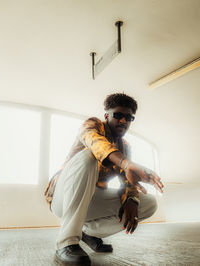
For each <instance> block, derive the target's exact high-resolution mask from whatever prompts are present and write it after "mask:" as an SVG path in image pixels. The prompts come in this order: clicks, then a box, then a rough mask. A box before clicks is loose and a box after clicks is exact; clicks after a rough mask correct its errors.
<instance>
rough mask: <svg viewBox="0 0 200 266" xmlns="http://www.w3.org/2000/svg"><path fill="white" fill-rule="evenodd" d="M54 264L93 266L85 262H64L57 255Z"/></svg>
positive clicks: (62, 265)
mask: <svg viewBox="0 0 200 266" xmlns="http://www.w3.org/2000/svg"><path fill="white" fill-rule="evenodd" d="M54 262H56V263H57V264H59V265H61V266H91V261H85V262H63V261H61V260H60V259H59V258H58V257H57V256H56V255H55V256H54Z"/></svg>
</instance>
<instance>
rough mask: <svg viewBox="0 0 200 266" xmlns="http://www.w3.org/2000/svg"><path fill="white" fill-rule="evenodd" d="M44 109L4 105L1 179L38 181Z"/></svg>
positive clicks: (0, 109)
mask: <svg viewBox="0 0 200 266" xmlns="http://www.w3.org/2000/svg"><path fill="white" fill-rule="evenodd" d="M40 119H41V117H40V113H39V112H36V111H31V110H26V109H20V108H13V107H8V106H4V105H2V106H0V121H1V130H0V147H1V149H0V162H1V168H0V169H1V171H0V183H4V184H37V182H38V168H39V147H40V123H41V121H40Z"/></svg>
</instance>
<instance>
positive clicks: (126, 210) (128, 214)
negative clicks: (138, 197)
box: [119, 199, 138, 234]
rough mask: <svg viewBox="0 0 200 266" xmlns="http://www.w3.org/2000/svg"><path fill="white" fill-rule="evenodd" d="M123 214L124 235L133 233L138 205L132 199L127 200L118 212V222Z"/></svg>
mask: <svg viewBox="0 0 200 266" xmlns="http://www.w3.org/2000/svg"><path fill="white" fill-rule="evenodd" d="M123 214H124V216H125V217H124V225H123V229H126V233H127V234H128V233H131V234H132V233H133V232H134V230H135V229H136V227H137V225H138V204H137V203H136V202H134V201H133V200H132V199H128V200H127V202H126V203H125V204H124V206H122V207H121V208H120V210H119V222H121V220H122V217H123Z"/></svg>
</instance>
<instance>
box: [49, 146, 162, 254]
mask: <svg viewBox="0 0 200 266" xmlns="http://www.w3.org/2000/svg"><path fill="white" fill-rule="evenodd" d="M97 180H98V162H97V160H96V159H95V157H94V156H93V154H92V153H91V152H90V151H88V150H84V151H81V152H79V153H77V154H76V155H75V156H74V157H73V158H72V159H71V160H70V161H69V162H68V163H67V165H66V166H65V168H64V169H63V171H62V173H61V175H60V177H59V179H58V181H57V184H56V188H55V192H54V195H53V200H52V203H51V210H52V212H53V213H54V214H55V215H56V216H58V217H60V218H61V228H60V231H59V235H58V238H57V241H56V249H60V248H63V247H65V246H68V245H73V244H78V243H79V241H80V239H81V237H82V231H84V232H85V233H86V234H89V235H92V236H96V237H107V236H109V235H112V234H115V233H118V232H120V231H121V230H122V225H123V221H122V222H121V223H119V222H118V211H119V208H120V206H121V204H120V199H119V196H118V194H117V189H100V188H97V187H96V182H97ZM139 198H140V204H139V207H138V216H139V221H141V220H144V219H146V218H148V217H150V216H151V215H152V214H153V213H154V212H155V211H156V209H157V203H156V199H155V197H154V196H152V195H150V194H147V195H145V194H143V193H139Z"/></svg>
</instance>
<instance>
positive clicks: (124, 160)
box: [121, 159, 131, 171]
mask: <svg viewBox="0 0 200 266" xmlns="http://www.w3.org/2000/svg"><path fill="white" fill-rule="evenodd" d="M130 163H131V161H129V160H128V159H123V160H122V162H121V168H122V169H123V170H124V171H126V169H127V167H128V165H129V164H130Z"/></svg>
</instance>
